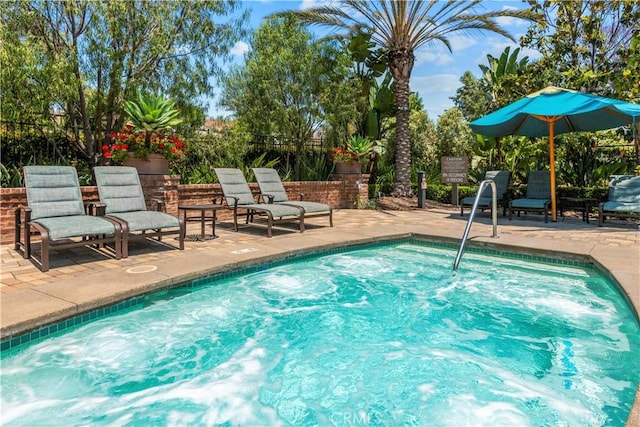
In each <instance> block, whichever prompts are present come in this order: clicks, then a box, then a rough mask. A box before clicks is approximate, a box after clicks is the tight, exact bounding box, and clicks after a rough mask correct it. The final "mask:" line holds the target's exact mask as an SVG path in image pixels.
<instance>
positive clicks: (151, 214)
mask: <svg viewBox="0 0 640 427" xmlns="http://www.w3.org/2000/svg"><path fill="white" fill-rule="evenodd" d="M93 173H94V176H95V178H96V185H97V186H98V193H99V195H100V201H101V202H103V203H104V204H105V205H106V212H105V214H106V217H107V218H111V219H113V220H115V221H117V222H118V223H119V224H120V226H121V227H122V256H123V257H124V258H126V257H127V256H129V240H140V239H147V238H152V237H156V238H157V240H158V241H162V236H166V235H173V234H177V235H178V244H179V246H178V247H179V249H180V250H183V249H184V237H185V225H184V222H183V221H182V220H181V219H179V218H177V217H175V216H173V215H169V214H167V213H164V212H162V210H163V209H164V202H162V201H161V200H156V199H154V200H153V201H154V202H155V204H156V209H157V210H155V211H152V210H147V205H146V203H145V200H144V194H143V192H142V186H141V185H140V177H139V176H138V171H137V170H136V168H133V167H128V166H96V167H94V168H93ZM138 232H139V233H138Z"/></svg>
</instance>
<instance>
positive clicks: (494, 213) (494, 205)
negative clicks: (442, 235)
mask: <svg viewBox="0 0 640 427" xmlns="http://www.w3.org/2000/svg"><path fill="white" fill-rule="evenodd" d="M487 185H490V186H491V222H492V223H493V235H492V236H491V237H498V199H497V197H496V183H495V182H494V181H493V180H492V179H485V180H484V181H482V182H481V183H480V188H478V194H476V199H475V200H474V201H473V207H472V208H471V213H470V214H469V221H467V227H466V228H465V229H464V234H463V235H462V241H461V242H460V248H459V249H458V254H457V255H456V260H455V261H454V262H453V271H456V270H457V269H458V265H459V264H460V259H461V258H462V253H463V252H464V245H465V244H466V243H467V237H469V231H470V230H471V223H472V222H473V218H474V217H475V215H476V210H477V209H478V203H479V202H480V195H481V194H482V191H483V190H484V189H485V187H486V186H487Z"/></svg>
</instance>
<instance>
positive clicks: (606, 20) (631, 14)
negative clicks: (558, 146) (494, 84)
mask: <svg viewBox="0 0 640 427" xmlns="http://www.w3.org/2000/svg"><path fill="white" fill-rule="evenodd" d="M529 4H530V5H531V7H532V11H533V12H534V13H535V14H536V15H537V19H538V22H539V25H535V26H531V27H530V28H529V30H528V32H527V34H526V35H525V37H523V38H522V45H523V46H530V47H533V48H535V49H537V50H538V51H540V52H541V53H542V57H541V58H540V59H539V60H538V61H537V62H536V63H535V64H534V66H533V67H531V68H530V71H529V73H527V76H533V77H539V76H541V75H545V76H547V81H550V82H553V84H555V85H556V86H562V87H567V88H570V89H579V90H584V91H586V92H589V93H594V94H597V95H603V96H609V97H612V98H618V99H623V100H629V101H637V100H638V97H639V96H640V92H639V90H640V84H639V83H638V78H637V77H636V78H634V76H637V73H638V71H639V70H640V62H639V58H640V56H639V55H640V54H639V53H638V47H639V46H640V42H638V37H639V36H638V34H640V24H638V23H639V22H640V2H636V1H625V0H611V1H606V2H604V1H598V0H581V1H572V2H565V1H558V0H545V1H536V0H529ZM634 40H635V41H634ZM527 76H525V77H524V78H525V79H526V78H527ZM638 128H639V129H638V130H640V126H638ZM634 144H635V149H636V162H637V164H638V165H640V137H636V139H635V141H634Z"/></svg>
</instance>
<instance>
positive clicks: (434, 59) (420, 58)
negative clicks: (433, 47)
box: [416, 49, 453, 65]
mask: <svg viewBox="0 0 640 427" xmlns="http://www.w3.org/2000/svg"><path fill="white" fill-rule="evenodd" d="M452 62H453V55H451V54H450V53H449V52H442V53H435V52H427V51H425V50H422V49H421V50H419V51H417V52H416V65H417V64H423V63H428V64H435V65H446V64H451V63H452Z"/></svg>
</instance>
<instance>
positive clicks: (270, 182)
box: [252, 168, 333, 227]
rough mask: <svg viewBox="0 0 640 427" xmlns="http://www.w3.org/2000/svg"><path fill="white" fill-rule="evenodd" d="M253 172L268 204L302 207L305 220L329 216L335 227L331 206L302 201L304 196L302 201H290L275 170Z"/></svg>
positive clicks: (263, 169)
mask: <svg viewBox="0 0 640 427" xmlns="http://www.w3.org/2000/svg"><path fill="white" fill-rule="evenodd" d="M252 170H253V174H254V175H255V176H256V181H257V182H258V186H259V187H260V193H261V194H262V197H263V198H264V197H266V198H267V200H268V203H274V204H276V205H289V206H296V207H301V208H302V209H304V217H305V219H306V218H309V217H310V216H328V217H329V226H330V227H333V208H332V207H331V206H329V205H327V204H325V203H319V202H310V201H306V200H302V197H303V196H302V194H301V195H300V200H289V196H288V195H287V192H286V190H285V189H284V186H283V185H282V180H281V179H280V175H278V172H277V171H276V170H275V169H273V168H253V169H252Z"/></svg>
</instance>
